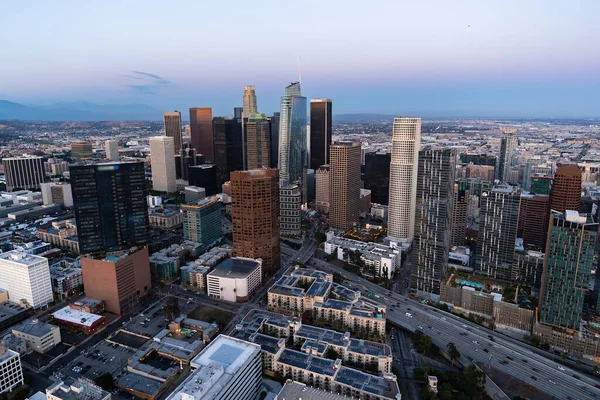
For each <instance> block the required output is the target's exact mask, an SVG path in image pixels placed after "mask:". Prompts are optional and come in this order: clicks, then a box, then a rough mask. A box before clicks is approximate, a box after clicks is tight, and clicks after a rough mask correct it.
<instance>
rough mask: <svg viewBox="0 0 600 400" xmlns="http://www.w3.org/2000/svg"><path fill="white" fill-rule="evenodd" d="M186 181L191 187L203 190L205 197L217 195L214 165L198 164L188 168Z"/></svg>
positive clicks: (217, 188)
mask: <svg viewBox="0 0 600 400" xmlns="http://www.w3.org/2000/svg"><path fill="white" fill-rule="evenodd" d="M188 180H189V183H190V185H191V186H197V187H201V188H204V190H205V191H206V195H207V196H214V195H215V194H217V193H219V188H220V187H221V186H217V168H216V165H215V164H200V165H193V166H190V167H188Z"/></svg>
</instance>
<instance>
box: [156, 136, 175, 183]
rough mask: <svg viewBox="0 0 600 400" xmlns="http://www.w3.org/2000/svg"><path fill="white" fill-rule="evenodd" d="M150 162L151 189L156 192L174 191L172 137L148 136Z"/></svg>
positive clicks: (173, 149)
mask: <svg viewBox="0 0 600 400" xmlns="http://www.w3.org/2000/svg"><path fill="white" fill-rule="evenodd" d="M150 162H151V167H152V189H154V190H156V191H158V192H167V193H173V192H176V191H177V182H176V180H177V177H176V176H175V148H174V140H173V138H172V137H169V136H154V137H152V138H150Z"/></svg>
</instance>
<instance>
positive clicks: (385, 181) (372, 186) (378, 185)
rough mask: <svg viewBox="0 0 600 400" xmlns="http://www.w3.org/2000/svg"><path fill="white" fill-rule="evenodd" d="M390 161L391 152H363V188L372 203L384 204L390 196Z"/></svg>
mask: <svg viewBox="0 0 600 400" xmlns="http://www.w3.org/2000/svg"><path fill="white" fill-rule="evenodd" d="M311 104H312V103H311ZM311 132H312V128H311ZM391 162H392V154H391V153H385V152H376V153H374V152H373V153H367V154H365V171H364V174H363V182H364V186H365V189H369V190H370V191H371V202H372V203H379V204H383V205H386V206H387V205H388V202H389V197H390V163H391Z"/></svg>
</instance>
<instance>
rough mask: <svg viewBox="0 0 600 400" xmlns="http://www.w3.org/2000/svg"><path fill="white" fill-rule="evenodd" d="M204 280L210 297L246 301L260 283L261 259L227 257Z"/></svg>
mask: <svg viewBox="0 0 600 400" xmlns="http://www.w3.org/2000/svg"><path fill="white" fill-rule="evenodd" d="M206 282H207V293H208V295H209V296H211V297H216V298H218V299H221V300H225V301H232V302H243V301H248V300H250V298H252V295H253V294H254V293H255V292H256V291H257V290H258V289H259V288H260V287H261V285H262V260H261V259H256V260H255V259H252V258H245V257H232V258H228V259H226V260H224V261H223V262H221V263H220V264H219V265H217V266H216V267H215V269H214V270H212V271H211V272H209V273H208V275H207V276H206Z"/></svg>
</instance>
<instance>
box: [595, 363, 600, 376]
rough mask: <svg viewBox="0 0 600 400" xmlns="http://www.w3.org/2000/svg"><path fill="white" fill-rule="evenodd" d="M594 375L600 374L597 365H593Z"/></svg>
mask: <svg viewBox="0 0 600 400" xmlns="http://www.w3.org/2000/svg"><path fill="white" fill-rule="evenodd" d="M594 373H596V374H600V368H598V366H597V365H594Z"/></svg>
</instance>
